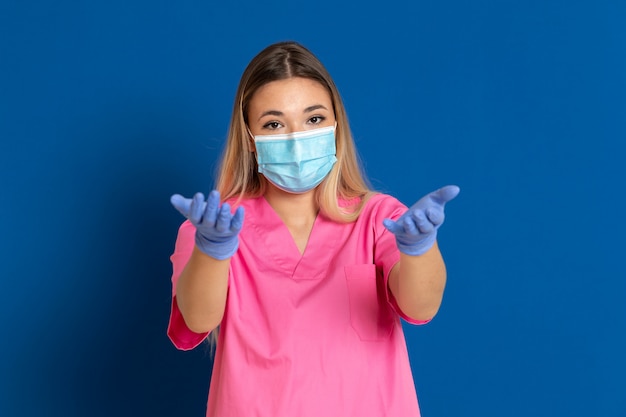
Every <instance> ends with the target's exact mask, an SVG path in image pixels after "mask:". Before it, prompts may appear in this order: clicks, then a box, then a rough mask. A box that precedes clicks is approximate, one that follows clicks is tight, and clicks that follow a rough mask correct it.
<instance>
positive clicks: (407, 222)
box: [398, 213, 420, 236]
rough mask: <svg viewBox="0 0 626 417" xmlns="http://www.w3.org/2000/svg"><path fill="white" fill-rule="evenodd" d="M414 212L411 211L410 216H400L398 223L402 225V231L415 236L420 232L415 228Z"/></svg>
mask: <svg viewBox="0 0 626 417" xmlns="http://www.w3.org/2000/svg"><path fill="white" fill-rule="evenodd" d="M413 214H414V213H411V215H410V216H402V217H401V218H400V219H398V223H400V225H401V226H402V229H403V230H404V233H406V234H409V235H412V236H417V235H419V234H420V231H419V229H418V228H417V223H416V219H415V218H414V217H413Z"/></svg>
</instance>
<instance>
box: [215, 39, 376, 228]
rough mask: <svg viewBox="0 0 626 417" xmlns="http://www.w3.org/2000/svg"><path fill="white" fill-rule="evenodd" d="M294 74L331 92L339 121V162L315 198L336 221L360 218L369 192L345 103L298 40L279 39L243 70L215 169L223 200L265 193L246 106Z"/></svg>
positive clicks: (264, 182)
mask: <svg viewBox="0 0 626 417" xmlns="http://www.w3.org/2000/svg"><path fill="white" fill-rule="evenodd" d="M292 77H301V78H308V79H311V80H314V81H317V82H319V83H320V84H321V85H322V86H324V87H325V88H326V89H327V91H328V93H329V94H330V97H331V100H332V103H333V110H334V113H335V120H336V121H337V129H336V130H335V138H336V148H337V154H336V157H337V162H336V163H335V165H334V167H333V169H332V170H331V171H330V173H329V174H328V175H327V177H326V178H325V179H324V181H323V182H322V183H321V184H320V185H319V186H318V187H317V188H316V190H315V192H316V200H317V203H318V204H319V207H320V211H321V212H322V213H323V214H324V215H325V216H326V217H328V218H330V219H332V220H335V221H338V222H352V221H354V220H356V219H357V218H358V216H359V214H360V212H361V209H362V207H363V204H364V203H365V201H366V200H367V199H368V198H369V197H370V196H371V195H372V194H373V192H372V191H371V187H370V185H369V182H368V181H367V179H366V177H365V176H364V175H363V171H362V168H361V164H360V161H359V157H358V154H357V151H356V148H355V145H354V140H353V138H352V134H351V132H350V127H349V124H348V117H347V115H346V111H345V107H344V105H343V102H342V100H341V96H340V94H339V91H338V90H337V87H336V86H335V83H334V81H333V80H332V78H331V76H330V74H329V73H328V71H327V70H326V68H325V67H324V65H323V64H322V63H321V62H320V61H319V59H317V57H316V56H315V55H313V53H311V51H309V50H308V49H307V48H305V47H304V46H302V45H300V44H299V43H297V42H279V43H275V44H272V45H270V46H268V47H266V48H265V49H263V50H262V51H261V52H259V54H257V55H256V56H255V57H254V58H253V59H252V60H251V61H250V63H249V64H248V66H247V67H246V69H245V71H244V72H243V75H242V76H241V80H240V82H239V87H238V88H237V93H236V95H235V101H234V105H233V113H232V117H231V121H230V127H229V131H228V138H227V140H226V145H225V147H224V152H223V155H222V159H221V162H220V165H219V168H218V172H217V181H216V182H217V184H216V189H217V190H218V191H219V192H220V195H221V196H222V199H223V200H227V199H230V198H236V199H237V200H238V201H239V200H241V199H243V198H254V197H258V196H260V195H263V194H264V192H265V188H266V186H267V182H266V181H267V180H266V179H265V178H264V177H263V176H262V175H261V174H259V173H258V167H257V162H256V159H255V157H254V155H253V153H252V152H251V151H250V144H249V140H250V138H249V136H248V129H247V125H248V120H247V118H248V115H247V112H248V105H249V103H250V100H251V99H252V97H253V96H254V93H255V92H256V91H257V90H258V89H259V88H260V87H262V86H263V85H265V84H267V83H269V82H272V81H277V80H284V79H287V78H292ZM340 198H341V199H344V200H346V201H347V202H348V206H347V207H342V206H340V204H339V199H340Z"/></svg>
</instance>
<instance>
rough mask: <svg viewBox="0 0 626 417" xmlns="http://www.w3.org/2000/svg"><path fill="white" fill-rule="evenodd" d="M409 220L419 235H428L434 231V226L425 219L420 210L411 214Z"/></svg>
mask: <svg viewBox="0 0 626 417" xmlns="http://www.w3.org/2000/svg"><path fill="white" fill-rule="evenodd" d="M411 218H412V219H413V222H414V224H415V227H416V228H417V230H419V233H430V232H432V231H433V230H435V226H434V225H433V224H432V223H431V222H430V220H428V219H427V218H426V214H425V213H424V211H422V210H415V211H413V212H412V213H411Z"/></svg>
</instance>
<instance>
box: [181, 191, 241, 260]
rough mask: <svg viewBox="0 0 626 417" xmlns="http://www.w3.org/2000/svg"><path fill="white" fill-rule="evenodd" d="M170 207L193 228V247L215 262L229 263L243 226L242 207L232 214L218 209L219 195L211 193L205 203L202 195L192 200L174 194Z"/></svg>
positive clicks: (225, 205) (214, 192) (227, 205)
mask: <svg viewBox="0 0 626 417" xmlns="http://www.w3.org/2000/svg"><path fill="white" fill-rule="evenodd" d="M170 201H171V203H172V205H173V206H174V207H175V208H176V210H178V211H179V212H180V213H181V214H182V215H183V216H185V217H186V218H187V219H189V221H190V222H191V224H193V225H194V226H195V227H196V246H197V247H198V249H200V250H201V251H202V252H204V253H206V254H207V255H209V256H211V257H213V258H215V259H220V260H222V259H228V258H230V257H231V256H233V255H234V254H235V252H237V248H238V247H239V238H238V237H237V236H238V235H239V231H240V230H241V227H242V226H243V215H244V210H243V207H241V206H240V207H237V210H236V211H235V214H231V212H230V205H229V204H228V203H224V204H222V206H221V207H220V193H219V192H218V191H216V190H213V191H211V193H210V194H209V197H208V198H207V201H204V195H203V194H202V193H196V194H195V195H194V196H193V198H185V197H183V196H182V195H180V194H174V195H173V196H172V197H171V199H170Z"/></svg>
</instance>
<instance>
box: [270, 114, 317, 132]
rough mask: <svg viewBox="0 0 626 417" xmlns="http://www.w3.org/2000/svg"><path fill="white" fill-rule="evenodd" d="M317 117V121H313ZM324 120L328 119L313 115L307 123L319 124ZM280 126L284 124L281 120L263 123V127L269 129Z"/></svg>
mask: <svg viewBox="0 0 626 417" xmlns="http://www.w3.org/2000/svg"><path fill="white" fill-rule="evenodd" d="M314 119H316V120H317V122H312V120H314ZM324 120H326V117H324V116H311V117H310V118H309V120H308V121H307V123H311V124H314V125H318V124H320V123H322V122H323V121H324ZM280 126H282V124H281V123H280V122H277V121H274V120H273V121H271V122H267V123H265V124H264V125H263V129H269V130H276V129H280Z"/></svg>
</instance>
